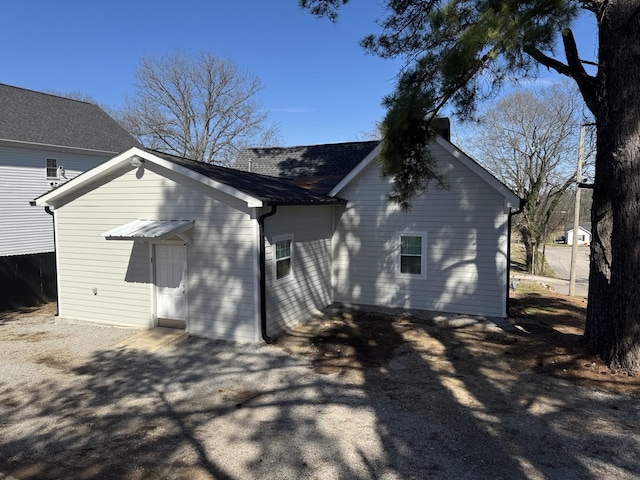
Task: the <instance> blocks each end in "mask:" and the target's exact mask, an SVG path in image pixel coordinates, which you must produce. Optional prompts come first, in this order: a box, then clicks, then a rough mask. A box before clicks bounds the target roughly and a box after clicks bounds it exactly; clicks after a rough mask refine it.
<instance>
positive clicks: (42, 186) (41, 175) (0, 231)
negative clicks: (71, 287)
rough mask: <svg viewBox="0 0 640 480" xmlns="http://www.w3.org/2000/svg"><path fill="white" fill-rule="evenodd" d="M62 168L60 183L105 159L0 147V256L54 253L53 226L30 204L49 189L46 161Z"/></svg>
mask: <svg viewBox="0 0 640 480" xmlns="http://www.w3.org/2000/svg"><path fill="white" fill-rule="evenodd" d="M47 158H55V159H56V161H57V166H56V169H57V167H59V166H63V167H64V172H65V173H64V176H63V177H61V178H57V179H55V181H56V182H57V183H63V182H66V181H67V180H70V179H71V178H73V177H75V176H77V175H78V174H80V173H82V172H83V171H85V170H88V169H89V168H91V167H93V166H95V165H98V164H99V163H101V162H103V161H104V160H106V156H94V155H81V154H72V153H66V152H54V151H47V150H38V149H27V148H15V147H7V146H2V145H0V225H1V226H2V228H0V256H8V255H27V254H33V253H45V252H53V223H52V221H51V216H50V215H47V214H46V213H45V211H44V208H43V207H32V206H30V205H29V202H30V201H32V200H33V199H34V198H36V197H39V196H40V195H42V194H43V193H46V192H47V191H49V190H51V188H52V185H51V182H52V179H47V178H46V170H45V169H46V159H47Z"/></svg>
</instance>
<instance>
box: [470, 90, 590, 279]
mask: <svg viewBox="0 0 640 480" xmlns="http://www.w3.org/2000/svg"><path fill="white" fill-rule="evenodd" d="M580 111H581V101H580V100H579V97H578V95H577V93H576V92H574V91H571V90H569V89H567V88H566V87H564V86H553V87H550V88H546V89H543V90H540V91H538V92H534V91H530V90H525V91H519V92H516V93H513V94H511V95H509V96H507V97H505V98H504V99H502V100H500V101H499V102H498V103H497V104H496V106H495V107H494V108H493V109H492V110H489V111H488V112H487V113H486V114H485V115H484V116H483V117H482V118H481V120H480V126H481V128H480V129H479V130H478V135H477V138H476V141H475V142H474V143H475V146H476V148H477V151H478V152H479V155H478V158H479V159H480V161H481V163H483V165H484V166H485V167H487V169H488V170H489V171H491V172H492V173H493V174H494V175H496V176H497V177H498V178H499V179H500V180H501V181H502V182H504V183H505V184H506V185H507V186H508V187H510V188H511V189H512V190H513V191H514V192H515V193H517V194H518V196H520V198H522V199H523V200H524V201H525V206H524V209H523V211H522V213H520V214H519V215H517V216H515V217H514V227H515V228H516V230H517V231H518V232H519V233H520V236H521V238H522V241H523V243H524V247H525V252H526V264H527V268H530V267H531V265H532V262H533V258H534V249H535V248H536V245H538V244H540V243H542V242H543V241H544V240H545V239H546V238H547V237H548V235H549V234H550V233H551V231H552V229H555V228H557V226H558V225H557V218H558V217H557V216H556V215H554V213H555V211H556V209H557V207H558V205H559V203H560V202H561V200H563V198H565V197H566V194H567V192H568V190H570V189H571V188H573V187H575V179H576V157H577V151H578V147H577V142H578V135H577V134H578V130H579V127H580V123H581V117H580ZM554 220H556V222H554ZM554 223H555V224H554Z"/></svg>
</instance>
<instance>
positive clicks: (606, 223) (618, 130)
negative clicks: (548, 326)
mask: <svg viewBox="0 0 640 480" xmlns="http://www.w3.org/2000/svg"><path fill="white" fill-rule="evenodd" d="M638 9H640V2H639V1H613V2H609V3H608V4H607V6H606V8H605V9H603V14H602V16H601V17H600V25H599V26H600V30H599V38H600V46H599V59H600V60H599V62H600V66H599V72H598V83H599V92H598V93H599V102H600V106H599V110H598V111H597V112H594V113H595V114H596V121H597V125H598V128H597V130H598V151H597V157H596V184H595V189H594V201H593V210H592V216H591V218H592V222H593V232H594V237H593V240H594V241H593V243H592V246H591V265H590V266H591V273H590V276H589V281H590V285H589V307H588V310H587V324H586V329H585V338H586V339H587V341H588V343H589V345H590V346H592V347H594V348H595V349H597V351H598V352H599V353H600V354H601V356H602V358H603V359H604V360H605V361H606V362H607V363H608V364H609V366H610V367H612V368H619V369H622V370H625V371H627V372H634V371H639V370H640V89H639V88H638V85H640V16H639V15H638ZM609 232H611V236H610V238H611V243H610V245H609V244H608V242H607V237H608V233H609Z"/></svg>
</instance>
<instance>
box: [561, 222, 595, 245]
mask: <svg viewBox="0 0 640 480" xmlns="http://www.w3.org/2000/svg"><path fill="white" fill-rule="evenodd" d="M564 239H565V240H564V241H565V243H566V244H567V245H573V224H567V225H566V227H565V230H564ZM578 245H591V224H590V223H581V224H580V225H578Z"/></svg>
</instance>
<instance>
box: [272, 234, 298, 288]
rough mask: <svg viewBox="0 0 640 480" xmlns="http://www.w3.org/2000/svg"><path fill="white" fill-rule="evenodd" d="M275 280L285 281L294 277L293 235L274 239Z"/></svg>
mask: <svg viewBox="0 0 640 480" xmlns="http://www.w3.org/2000/svg"><path fill="white" fill-rule="evenodd" d="M273 249H274V260H275V280H276V282H280V281H285V280H287V279H289V278H292V277H293V235H282V236H279V237H274V239H273Z"/></svg>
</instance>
